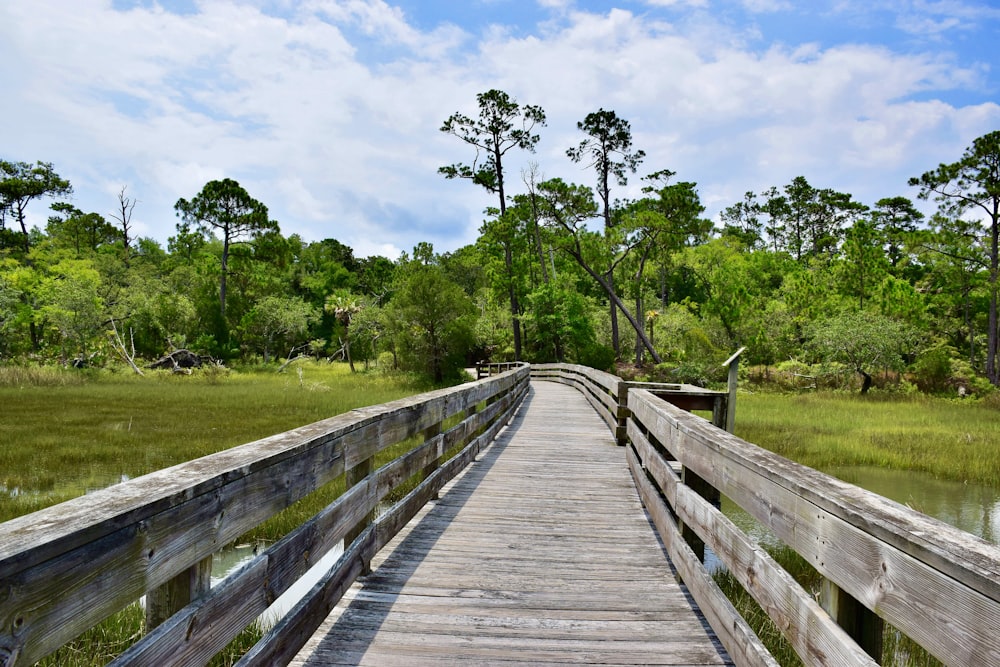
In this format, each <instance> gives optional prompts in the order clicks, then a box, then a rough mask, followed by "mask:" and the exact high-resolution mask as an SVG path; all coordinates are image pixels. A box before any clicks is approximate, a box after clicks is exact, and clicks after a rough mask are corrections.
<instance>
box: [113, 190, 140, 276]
mask: <svg viewBox="0 0 1000 667" xmlns="http://www.w3.org/2000/svg"><path fill="white" fill-rule="evenodd" d="M137 203H138V202H137V201H136V200H135V199H132V198H130V197H126V196H125V186H124V185H123V186H122V189H121V190H119V191H118V208H117V210H116V211H115V212H114V213H112V214H111V217H112V218H114V219H115V221H116V222H117V223H118V229H120V230H121V239H122V261H123V262H125V266H126V267H127V266H128V265H129V259H130V258H131V252H132V241H133V238H132V212H133V211H134V210H135V205H136V204H137Z"/></svg>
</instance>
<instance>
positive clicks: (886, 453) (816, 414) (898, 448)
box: [736, 392, 1000, 488]
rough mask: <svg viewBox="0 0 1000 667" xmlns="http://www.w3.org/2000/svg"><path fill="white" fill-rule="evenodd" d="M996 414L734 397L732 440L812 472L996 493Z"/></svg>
mask: <svg viewBox="0 0 1000 667" xmlns="http://www.w3.org/2000/svg"><path fill="white" fill-rule="evenodd" d="M998 418H1000V411H998V410H997V409H996V408H995V407H991V406H990V405H986V404H984V403H978V402H974V401H965V402H962V401H957V400H949V399H940V398H930V397H924V396H905V397H902V396H893V395H881V396H880V395H878V394H873V395H869V396H867V397H863V396H859V395H853V394H843V393H835V392H821V393H810V394H797V395H791V394H766V393H763V394H740V395H739V398H738V401H737V410H736V434H737V435H739V436H740V437H741V438H743V439H744V440H747V441H749V442H752V443H754V444H757V445H760V446H761V447H764V448H765V449H768V450H771V451H773V452H775V453H777V454H780V455H781V456H784V457H785V458H789V459H792V460H793V461H798V462H799V463H802V464H804V465H807V466H809V467H811V468H817V469H819V470H823V469H828V468H832V467H836V466H878V467H882V468H889V469H895V470H917V471H921V472H927V473H930V474H932V475H934V476H936V477H940V478H943V479H950V480H955V481H959V482H976V483H979V484H984V485H986V486H991V487H994V488H1000V454H998V453H997V452H1000V429H998V428H997V420H998Z"/></svg>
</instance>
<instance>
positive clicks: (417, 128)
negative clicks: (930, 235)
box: [0, 0, 1000, 258]
mask: <svg viewBox="0 0 1000 667" xmlns="http://www.w3.org/2000/svg"><path fill="white" fill-rule="evenodd" d="M998 36H1000V3H998V2H996V0H800V1H793V0H618V1H617V2H597V1H595V0H450V1H445V0H303V1H296V0H243V1H239V0H4V1H3V2H0V90H2V91H3V94H2V97H0V159H5V160H12V161H23V162H32V163H33V162H35V161H38V160H41V161H45V162H51V163H52V164H53V166H54V168H55V170H56V171H57V172H58V173H59V174H60V175H61V176H62V177H64V178H67V179H69V181H70V182H71V183H72V185H73V188H74V194H73V197H72V202H73V204H74V205H75V206H77V207H78V208H80V209H82V210H83V211H85V212H91V211H93V212H97V213H100V214H102V215H104V216H105V217H108V218H109V219H110V215H111V214H112V213H113V212H114V211H115V209H116V206H117V204H118V194H119V192H121V190H122V188H123V187H124V188H125V192H126V195H127V196H129V197H130V198H133V199H135V200H136V201H137V205H136V207H135V209H134V213H133V233H134V234H135V235H138V236H147V237H151V238H154V239H156V240H158V241H159V242H161V243H162V244H164V245H166V242H167V239H168V237H169V236H171V235H172V234H174V233H175V232H176V224H177V222H178V218H177V217H176V214H175V210H174V204H175V203H176V201H177V200H178V199H179V198H186V199H190V198H192V197H194V196H195V195H196V194H197V193H198V192H199V191H200V190H201V188H202V187H203V186H204V185H205V183H206V182H208V181H211V180H213V179H221V178H232V179H235V180H237V181H238V182H239V183H240V184H241V185H242V186H243V187H244V188H245V189H246V190H247V191H248V192H249V193H250V195H251V196H252V197H254V198H255V199H258V200H259V201H261V202H263V203H264V204H265V205H266V206H267V207H268V209H269V212H270V216H271V218H272V219H274V220H276V221H277V222H278V223H279V225H280V227H281V230H282V232H283V233H284V234H285V235H290V234H298V235H300V236H301V237H302V238H303V239H305V240H306V241H316V240H320V239H323V238H335V239H337V240H339V241H341V242H342V243H346V244H347V245H349V246H351V247H352V248H354V250H355V255H356V256H358V257H365V256H370V255H384V256H387V257H390V258H395V257H397V256H398V255H399V253H400V252H401V251H410V250H411V249H412V248H413V246H414V245H415V244H416V243H418V242H430V243H432V244H433V245H434V249H435V250H436V251H438V252H448V251H452V250H454V249H456V248H458V247H460V246H463V245H466V244H469V243H472V242H474V241H475V239H476V236H477V232H478V229H479V227H480V225H481V224H482V221H483V218H484V209H485V208H486V207H488V206H496V205H497V200H496V196H495V195H493V194H490V193H488V192H486V191H485V190H483V189H481V188H478V187H476V186H474V185H473V184H471V183H470V182H468V181H464V180H460V179H456V180H447V179H445V178H444V177H443V176H441V175H440V174H439V173H438V168H439V167H441V166H443V165H448V164H453V163H456V162H464V163H468V162H471V161H472V159H473V157H474V152H473V149H472V148H471V147H469V146H467V145H465V144H463V143H462V142H461V141H460V140H459V139H457V138H455V137H453V136H449V135H447V134H445V133H443V132H441V131H440V127H441V125H442V123H443V122H444V120H445V119H446V118H448V117H449V116H450V115H452V114H453V113H455V112H462V113H464V114H466V115H469V116H476V115H477V114H478V107H477V105H476V95H477V94H478V93H481V92H484V91H487V90H490V89H499V90H502V91H505V92H506V93H508V94H509V95H510V96H511V97H513V98H514V99H515V100H516V101H517V102H519V103H520V104H522V105H525V104H532V105H538V106H541V107H542V108H543V109H544V110H545V113H546V116H547V125H546V126H545V127H543V128H541V129H540V134H541V141H540V142H539V144H538V146H537V150H536V152H535V153H533V154H532V153H527V152H523V151H522V152H516V151H515V152H511V153H509V154H508V157H507V158H506V161H505V163H504V168H505V174H506V178H507V181H508V183H513V184H514V186H515V187H514V191H515V192H517V191H520V188H519V186H520V185H521V172H522V171H523V170H525V169H527V168H529V166H530V165H531V163H535V164H537V169H538V172H539V174H540V175H541V177H542V178H552V177H560V178H563V179H565V180H567V181H571V182H576V183H582V184H586V185H593V184H594V183H595V180H596V179H595V176H594V174H593V171H592V170H588V169H586V168H585V166H584V165H581V164H576V163H573V162H572V161H570V160H569V159H568V158H567V156H566V149H567V148H570V147H572V146H575V145H577V144H578V143H579V142H580V141H581V140H582V139H583V138H584V135H583V133H582V132H580V131H579V130H578V129H577V123H578V122H579V121H581V120H583V119H584V117H585V116H586V115H587V114H588V113H591V112H594V111H597V110H599V109H606V110H613V111H614V112H615V113H616V114H617V115H618V116H619V117H621V118H624V119H625V120H627V121H629V122H630V124H631V128H632V135H633V143H634V147H635V148H640V149H642V150H644V151H645V153H646V158H645V160H644V162H643V163H642V164H641V165H640V167H639V170H638V172H637V173H636V174H635V175H634V176H631V177H630V180H629V183H628V185H627V186H624V187H616V188H615V189H614V190H613V191H612V196H614V197H621V198H625V197H635V196H638V195H639V194H640V189H641V186H642V185H643V183H642V181H641V178H640V177H641V176H644V175H646V174H650V173H652V172H655V171H659V170H661V169H670V170H672V171H675V172H676V173H677V176H676V179H677V180H683V181H693V182H695V183H697V185H698V191H699V193H700V196H701V199H702V202H703V204H704V205H705V207H706V215H707V216H709V217H712V218H716V219H717V217H718V214H719V212H720V211H722V210H723V209H724V208H726V207H727V206H730V205H732V204H733V203H735V202H737V201H739V200H740V199H742V197H743V194H744V193H745V192H747V191H754V192H761V191H763V190H766V189H768V188H770V187H772V186H777V187H781V186H783V185H785V184H787V183H789V182H791V180H792V179H793V178H795V177H796V176H804V177H805V178H806V179H807V180H808V181H809V182H810V183H811V184H812V185H813V186H815V187H818V188H833V189H835V190H839V191H842V192H847V193H850V194H852V195H853V196H854V197H855V198H856V199H857V200H859V201H861V202H862V203H865V204H868V205H871V204H874V202H875V201H877V200H878V199H881V198H883V197H892V196H897V195H903V196H907V197H910V198H912V199H916V194H917V192H916V190H915V189H913V188H910V187H908V186H907V184H906V183H907V180H908V179H909V178H910V177H912V176H919V175H920V174H922V173H923V172H925V171H928V170H930V169H933V168H934V167H936V166H937V165H938V164H939V163H942V162H953V161H955V160H957V159H958V158H959V157H960V156H961V154H962V152H963V151H964V150H965V149H966V148H967V147H968V146H970V145H971V143H972V141H973V140H974V139H975V138H976V137H979V136H982V135H983V134H986V133H987V132H991V131H994V130H998V129H1000V52H998V49H997V48H996V44H997V37H998ZM48 205H49V202H47V201H38V202H33V203H32V205H31V207H30V208H29V221H30V222H31V223H32V224H36V225H38V226H40V227H43V228H44V225H45V220H46V218H47V216H48V215H49V214H50V211H49V210H48V208H47V207H48ZM926 206H929V204H928V205H926Z"/></svg>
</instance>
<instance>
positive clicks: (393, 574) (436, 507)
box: [292, 382, 732, 667]
mask: <svg viewBox="0 0 1000 667" xmlns="http://www.w3.org/2000/svg"><path fill="white" fill-rule="evenodd" d="M372 567H373V572H372V573H371V574H370V575H368V576H367V577H365V578H364V579H363V580H361V581H359V583H356V584H355V585H354V586H353V587H352V588H351V589H350V591H348V592H347V594H346V595H345V596H344V599H343V600H342V601H341V603H340V604H339V605H338V607H337V608H336V609H335V610H334V612H333V613H332V614H331V615H330V617H329V618H328V619H327V620H326V622H325V623H324V624H323V626H322V627H321V628H320V630H319V631H318V632H317V634H316V636H315V637H314V638H313V639H312V640H311V641H310V642H309V643H308V644H307V645H306V646H305V648H304V649H303V650H302V651H301V653H300V654H299V656H298V657H297V658H296V660H295V661H294V662H293V663H292V664H294V665H308V666H310V667H319V666H321V665H379V666H389V667H391V666H392V665H405V666H406V667H413V666H414V665H426V664H434V665H484V664H500V665H544V664H601V665H634V664H644V665H729V664H732V663H731V662H730V661H729V659H728V657H727V656H726V654H725V651H724V650H723V649H722V647H721V645H720V644H719V642H718V641H717V640H716V638H715V637H714V635H713V633H712V631H711V629H710V628H709V627H708V625H707V623H706V622H705V621H704V619H703V618H702V616H701V615H700V613H699V612H698V611H697V610H696V609H694V608H693V602H692V601H691V599H690V597H689V596H688V595H687V593H686V591H685V590H684V588H683V587H681V586H680V585H678V583H677V582H676V579H675V576H674V573H673V571H672V569H671V567H670V564H669V562H668V561H667V560H666V556H665V554H664V551H663V548H662V546H661V544H660V542H659V540H658V538H657V537H656V535H655V533H654V532H653V529H652V527H651V525H650V523H649V521H648V519H647V517H646V514H645V511H644V510H643V508H642V505H641V503H640V501H639V498H638V495H637V493H636V491H635V487H634V485H633V483H632V480H631V477H630V476H629V472H628V468H627V466H626V464H625V456H624V448H621V447H616V446H615V444H614V440H613V439H612V437H611V434H610V433H609V432H608V430H607V427H606V426H605V424H604V423H603V422H602V421H601V419H600V418H599V417H598V416H597V414H596V413H595V412H594V410H593V408H591V406H590V405H589V404H588V403H587V401H586V400H585V399H584V398H583V396H582V395H581V394H580V393H579V392H578V391H576V390H574V389H572V388H569V387H566V386H564V385H560V384H555V383H549V382H534V383H532V389H531V391H530V392H529V394H528V397H527V398H526V399H525V402H524V404H523V405H522V407H521V409H520V411H519V413H518V415H517V417H516V418H515V419H514V421H513V422H512V424H511V426H510V427H509V428H508V429H506V431H505V432H504V433H502V434H501V436H500V437H499V438H498V440H497V442H496V443H495V444H494V445H493V446H492V447H491V448H489V449H488V450H486V451H485V452H484V453H483V455H482V456H481V457H480V459H479V461H478V462H476V463H475V464H473V465H472V466H471V467H470V468H469V469H468V470H467V471H466V472H465V473H464V474H463V475H461V476H460V477H458V478H457V479H456V480H455V481H454V482H453V483H452V484H451V485H449V486H448V487H446V488H445V491H444V492H443V493H442V495H441V499H440V500H439V501H437V502H436V503H431V504H430V505H429V506H428V507H426V508H425V509H424V510H423V511H422V512H421V513H420V514H419V515H418V516H417V518H416V519H414V520H413V521H412V522H411V523H410V525H409V526H408V527H407V528H406V529H405V530H404V531H403V532H402V533H400V535H399V536H397V537H396V539H395V540H393V541H392V542H391V543H390V544H389V545H388V546H387V547H386V548H385V549H383V550H382V552H380V553H379V554H378V556H377V557H376V558H375V560H374V561H373V563H372Z"/></svg>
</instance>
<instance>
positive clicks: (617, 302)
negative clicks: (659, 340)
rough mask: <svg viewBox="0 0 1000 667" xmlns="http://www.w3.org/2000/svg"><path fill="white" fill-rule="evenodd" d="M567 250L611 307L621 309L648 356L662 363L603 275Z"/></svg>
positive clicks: (641, 329) (579, 256)
mask: <svg viewBox="0 0 1000 667" xmlns="http://www.w3.org/2000/svg"><path fill="white" fill-rule="evenodd" d="M567 252H568V253H569V254H570V256H571V257H572V258H573V259H574V260H576V263H577V264H579V265H580V268H582V269H583V270H584V271H586V272H587V273H588V274H589V275H590V277H591V278H593V279H594V280H596V281H597V284H598V285H600V286H601V287H602V288H603V289H604V292H605V294H607V295H608V298H609V299H610V300H611V305H612V308H614V307H617V308H618V309H619V310H621V311H622V314H623V315H624V316H625V319H627V320H628V322H629V324H631V325H632V328H633V329H635V335H636V337H638V338H639V339H640V340H641V341H642V344H643V346H644V347H645V348H646V349H647V350H648V351H649V356H651V357H652V358H653V361H655V362H656V363H658V364H662V363H663V360H662V359H661V358H660V355H659V354H657V352H656V349H654V348H653V344H652V343H651V342H649V339H648V338H646V332H645V330H644V327H643V326H642V325H640V324H639V323H638V322H637V321H636V319H635V317H634V316H633V315H632V313H630V312H629V310H628V307H627V306H626V305H625V304H624V303H622V300H621V299H620V298H618V295H617V294H616V293H615V290H614V288H613V287H611V286H610V285H609V284H608V282H607V281H606V280H605V278H604V276H602V275H601V274H599V273H597V272H596V271H594V270H593V269H592V268H591V267H590V265H589V264H587V263H586V262H585V261H584V259H583V256H582V255H580V254H579V253H577V252H575V251H573V250H567Z"/></svg>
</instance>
